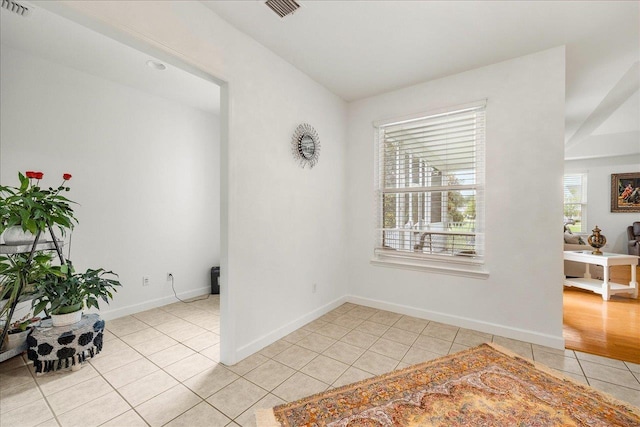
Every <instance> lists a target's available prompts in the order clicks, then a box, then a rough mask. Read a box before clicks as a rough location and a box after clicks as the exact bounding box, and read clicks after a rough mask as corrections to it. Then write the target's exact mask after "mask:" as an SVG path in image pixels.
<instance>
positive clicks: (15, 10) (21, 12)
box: [2, 0, 31, 16]
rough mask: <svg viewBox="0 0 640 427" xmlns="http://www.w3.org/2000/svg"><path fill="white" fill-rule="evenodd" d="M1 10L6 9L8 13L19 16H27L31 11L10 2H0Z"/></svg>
mask: <svg viewBox="0 0 640 427" xmlns="http://www.w3.org/2000/svg"><path fill="white" fill-rule="evenodd" d="M2 8H3V9H7V10H8V11H9V12H13V13H17V14H18V15H20V16H27V15H28V14H29V12H30V11H31V10H30V9H29V8H28V7H27V6H24V5H21V4H20V3H18V2H17V1H12V0H2Z"/></svg>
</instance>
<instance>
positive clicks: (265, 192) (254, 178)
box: [38, 1, 347, 363]
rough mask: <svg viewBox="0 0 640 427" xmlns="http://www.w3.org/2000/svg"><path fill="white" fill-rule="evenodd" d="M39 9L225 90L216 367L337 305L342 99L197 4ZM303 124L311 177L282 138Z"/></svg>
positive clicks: (341, 270)
mask: <svg viewBox="0 0 640 427" xmlns="http://www.w3.org/2000/svg"><path fill="white" fill-rule="evenodd" d="M61 4H62V5H63V6H61ZM38 5H40V6H41V7H46V8H48V9H51V10H57V11H59V12H61V13H64V14H67V15H69V16H74V18H75V19H79V20H81V21H83V22H86V23H87V24H89V25H93V26H95V27H100V28H102V27H104V26H106V27H108V28H107V30H112V31H113V30H115V31H118V32H120V33H121V34H122V33H124V34H125V35H126V36H127V37H129V38H133V39H136V40H142V41H144V42H146V43H149V44H150V45H152V46H153V47H154V48H156V49H160V50H162V51H164V52H168V53H170V54H171V55H174V56H177V57H179V58H180V59H181V60H183V61H185V62H187V63H189V64H192V65H193V66H195V67H197V68H199V69H201V70H203V71H205V72H207V73H210V74H211V75H213V76H215V77H218V78H220V79H222V80H224V81H226V82H227V83H228V92H226V90H227V86H223V91H222V96H223V99H224V97H225V96H228V103H229V117H228V144H227V140H226V138H225V136H226V134H227V128H226V125H227V123H226V119H225V116H224V106H223V119H222V123H221V126H222V128H223V139H222V147H221V149H222V167H223V176H222V189H221V190H222V192H221V196H222V199H221V200H222V206H223V212H222V214H221V219H222V250H221V252H222V256H221V264H222V272H221V273H222V277H221V279H222V291H221V292H222V293H221V312H222V319H221V358H222V361H223V362H225V363H234V362H236V361H237V360H239V359H242V358H244V357H246V356H248V355H249V354H251V353H253V352H255V351H257V350H259V349H260V348H261V347H263V346H265V345H267V344H269V343H271V342H273V341H274V340H276V339H278V338H280V337H281V336H284V335H285V334H286V333H288V332H290V331H292V330H294V329H296V328H298V327H299V326H301V325H302V324H304V323H305V322H306V321H308V320H311V319H313V318H314V317H315V316H317V315H319V314H321V313H322V312H324V311H326V310H328V309H329V308H331V307H333V306H335V305H336V304H338V303H339V302H340V299H341V297H343V296H344V293H345V289H346V285H347V270H346V262H345V253H346V252H345V251H346V248H345V246H346V245H345V242H346V228H345V214H344V206H345V199H344V197H345V182H346V177H345V172H344V170H345V163H344V162H345V151H346V150H345V133H346V120H345V117H346V104H345V103H344V102H343V101H342V100H340V99H339V98H338V97H337V96H335V95H333V94H331V93H330V92H328V91H327V90H326V89H325V88H323V87H322V86H320V85H319V84H317V83H316V82H314V81H312V80H311V79H310V78H309V77H308V76H306V75H304V74H303V73H301V72H300V71H298V70H297V69H296V68H294V67H293V66H292V65H290V64H288V63H286V62H285V61H284V60H282V59H281V58H279V57H278V56H276V55H275V54H273V53H272V52H271V51H269V50H267V49H266V48H264V47H263V46H262V45H260V44H258V43H257V42H255V41H254V40H252V39H250V38H249V37H248V36H246V35H244V34H243V33H241V32H239V31H237V30H236V29H235V28H234V27H232V26H231V25H229V24H228V23H227V22H226V21H224V20H223V19H221V18H220V17H219V16H217V15H216V14H215V13H214V12H212V11H211V10H210V9H208V8H206V7H204V6H203V5H202V4H200V3H198V2H127V7H122V2H118V1H114V2H107V1H99V2H89V1H87V2H64V3H53V2H41V3H40V2H38ZM302 122H307V123H309V124H311V125H312V126H314V127H315V129H316V130H317V131H318V133H319V135H320V140H321V142H322V151H321V154H320V160H319V163H318V165H317V166H316V167H315V168H314V169H313V170H308V169H304V170H302V169H300V168H299V167H298V165H297V164H296V162H295V161H294V160H293V158H292V156H291V149H290V140H291V135H292V134H293V131H294V130H295V128H296V126H297V125H298V124H300V123H302ZM225 168H227V169H225ZM174 222H175V221H174ZM313 283H317V286H318V290H317V292H316V293H312V292H311V287H312V284H313Z"/></svg>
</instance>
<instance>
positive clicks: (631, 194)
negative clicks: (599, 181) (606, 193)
mask: <svg viewBox="0 0 640 427" xmlns="http://www.w3.org/2000/svg"><path fill="white" fill-rule="evenodd" d="M611 212H640V172H631V173H614V174H611Z"/></svg>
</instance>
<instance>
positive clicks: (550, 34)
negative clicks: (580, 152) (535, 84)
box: [203, 0, 640, 152]
mask: <svg viewBox="0 0 640 427" xmlns="http://www.w3.org/2000/svg"><path fill="white" fill-rule="evenodd" d="M298 2H299V3H300V4H301V8H300V9H298V10H297V11H296V12H295V13H294V14H293V15H290V16H287V17H285V18H283V19H281V18H279V17H278V16H277V15H275V14H274V13H273V12H272V11H271V10H270V9H269V8H268V7H267V6H266V5H265V4H264V1H263V0H251V1H203V3H204V4H205V5H206V6H207V7H209V8H210V9H212V10H213V11H214V12H216V13H217V14H218V15H220V16H222V17H223V18H224V19H225V20H227V21H228V22H230V23H231V24H232V25H234V26H235V27H236V28H238V29H239V30H241V31H243V32H245V33H247V34H249V35H250V36H251V37H253V38H254V39H255V40H257V41H258V42H260V43H261V44H263V45H264V46H266V47H267V48H269V49H271V50H272V51H274V52H275V53H276V54H278V55H280V56H281V57H282V58H284V59H285V60H287V61H288V62H290V63H291V64H293V65H294V66H296V67H297V68H299V69H300V70H302V71H303V72H305V73H306V74H308V75H309V76H311V77H312V78H313V79H314V80H316V81H317V82H319V83H321V84H322V85H324V86H325V87H327V88H328V89H329V90H331V91H332V92H334V93H335V94H337V95H339V96H340V97H342V98H343V99H345V100H347V101H352V100H358V99H362V98H366V97H369V96H373V95H376V94H380V93H383V92H386V91H390V90H394V89H398V88H401V87H405V86H409V85H413V84H416V83H420V82H424V81H428V80H432V79H436V78H439V77H443V76H447V75H451V74H454V73H459V72H462V71H466V70H470V69H473V68H477V67H481V66H484V65H489V64H492V63H496V62H500V61H504V60H507V59H511V58H515V57H518V56H522V55H526V54H530V53H534V52H538V51H541V50H545V49H549V48H552V47H556V46H561V45H566V60H567V62H566V67H567V69H566V75H567V85H566V138H565V139H566V142H567V146H569V145H571V146H575V145H576V144H578V143H580V142H581V141H583V140H585V139H588V138H589V137H591V131H595V130H596V129H597V131H598V132H603V131H607V132H612V133H617V132H628V131H629V130H631V131H633V132H635V134H636V135H635V138H636V139H635V140H636V141H638V148H637V150H636V152H640V136H639V135H640V127H639V126H640V125H639V123H640V120H639V117H640V108H639V99H638V96H637V90H638V72H637V68H636V70H635V71H634V70H632V71H631V72H629V70H630V69H631V67H632V66H633V64H634V63H636V64H637V62H638V60H639V59H640V58H639V57H640V32H639V26H640V15H639V6H640V2H637V1H623V2H615V1H599V2H598V1H449V2H447V1H347V0H345V1H305V0H298ZM621 79H623V80H624V81H621ZM616 87H618V90H617V91H616ZM621 87H622V88H623V89H624V90H620V88H621ZM634 87H635V90H633V88H634ZM634 93H635V95H634ZM607 98H608V99H607ZM603 101H607V102H605V104H602V103H603ZM601 104H602V105H601ZM594 112H596V113H597V114H596V116H597V117H594V116H592V114H593V113H594ZM596 118H597V120H595V119H596ZM594 120H595V121H594ZM609 120H611V123H605V122H608V121H609ZM581 128H582V130H581ZM619 129H625V130H624V131H623V130H619ZM580 130H581V131H580ZM574 134H576V137H575V138H574Z"/></svg>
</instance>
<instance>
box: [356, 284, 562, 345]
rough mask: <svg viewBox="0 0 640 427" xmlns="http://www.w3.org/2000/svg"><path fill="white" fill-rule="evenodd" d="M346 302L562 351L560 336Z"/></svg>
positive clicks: (372, 302)
mask: <svg viewBox="0 0 640 427" xmlns="http://www.w3.org/2000/svg"><path fill="white" fill-rule="evenodd" d="M346 301H348V302H351V303H354V304H359V305H364V306H367V307H372V308H377V309H379V310H387V311H392V312H394V313H399V314H404V315H407V316H413V317H419V318H421V319H426V320H433V321H435V322H440V323H446V324H449V325H454V326H458V327H460V328H466V329H474V330H476V331H480V332H486V333H488V334H493V335H499V336H502V337H506V338H512V339H515V340H519V341H525V342H529V343H532V344H538V345H544V346H547V347H552V348H556V349H564V338H563V337H562V335H560V336H554V335H548V334H541V333H539V332H534V331H529V330H525V329H519V328H512V327H509V326H504V325H499V324H496V323H489V322H482V321H479V320H475V319H470V318H467V317H462V316H454V315H451V314H445V313H439V312H437V311H430V310H424V309H421V308H416V307H410V306H407V305H401V304H393V303H389V302H385V301H379V300H374V299H369V298H362V297H358V296H355V295H349V296H347V297H346Z"/></svg>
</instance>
